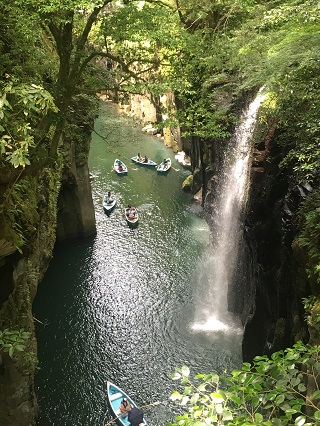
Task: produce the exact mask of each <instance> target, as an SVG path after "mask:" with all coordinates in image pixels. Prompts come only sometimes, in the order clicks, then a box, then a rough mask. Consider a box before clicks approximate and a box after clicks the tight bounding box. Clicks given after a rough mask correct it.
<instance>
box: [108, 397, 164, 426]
mask: <svg viewBox="0 0 320 426" xmlns="http://www.w3.org/2000/svg"><path fill="white" fill-rule="evenodd" d="M159 404H161V402H160V401H157V402H153V403H152V404H147V405H141V407H137V408H139V410H140V408H147V407H154V406H155V405H159ZM120 417H121V414H120V415H119V416H117V417H115V418H113V419H112V420H110V421H109V422H108V423H105V424H104V426H109V425H111V424H112V423H114V422H115V421H116V420H118V419H120Z"/></svg>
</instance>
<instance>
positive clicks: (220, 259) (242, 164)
mask: <svg viewBox="0 0 320 426" xmlns="http://www.w3.org/2000/svg"><path fill="white" fill-rule="evenodd" d="M260 92H261V90H260ZM260 92H259V94H258V95H257V97H256V99H255V100H254V101H253V102H252V103H251V104H250V105H249V107H248V109H247V110H246V112H245V113H244V115H243V118H242V122H241V125H240V126H239V127H238V128H237V129H236V131H235V134H234V138H233V139H232V143H230V148H228V150H226V153H225V155H226V158H225V161H224V165H223V170H222V171H221V173H220V179H219V183H218V185H217V188H218V191H217V193H216V194H215V200H214V205H212V217H213V223H214V231H213V233H212V247H211V246H210V247H209V249H208V256H207V258H206V259H205V260H204V262H203V264H202V265H201V266H200V271H199V272H198V277H197V280H198V285H197V290H199V293H198V294H197V295H196V308H195V318H194V323H193V324H192V326H191V329H192V330H194V331H202V332H210V331H221V330H222V331H227V330H230V329H231V330H233V331H237V330H239V331H240V329H241V327H239V326H238V325H237V320H236V319H235V318H234V317H233V316H232V315H231V314H230V313H229V312H228V300H227V299H228V288H229V284H230V283H231V282H232V280H233V279H236V277H235V268H236V265H237V258H238V251H239V238H240V235H241V231H242V227H243V223H242V217H241V216H242V215H241V213H242V212H243V208H244V206H245V202H246V198H247V193H248V183H249V173H250V165H249V159H250V155H251V146H252V144H251V133H252V130H253V128H254V124H255V120H256V115H257V111H258V109H259V106H260V104H261V102H262V100H263V98H264V96H263V95H262V94H261V93H260Z"/></svg>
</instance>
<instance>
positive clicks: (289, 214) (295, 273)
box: [243, 141, 310, 361]
mask: <svg viewBox="0 0 320 426" xmlns="http://www.w3.org/2000/svg"><path fill="white" fill-rule="evenodd" d="M264 153H265V150H262V152H261V157H260V158H261V160H262V161H260V162H257V160H256V159H255V158H253V167H252V173H251V191H250V198H249V203H248V210H247V215H246V221H245V230H244V237H245V242H246V246H247V249H248V252H249V253H251V259H250V263H251V292H250V293H251V297H250V299H249V306H250V309H249V310H248V316H247V321H246V324H245V332H244V339H243V356H244V359H245V360H249V361H250V360H251V359H252V358H253V357H254V356H255V355H257V354H268V355H270V354H271V353H272V352H275V351H277V350H280V349H283V348H285V347H289V346H291V345H292V344H293V343H294V342H295V341H297V340H299V339H301V340H303V341H305V342H306V341H307V340H308V332H307V326H306V323H305V320H304V309H303V306H302V300H301V299H302V298H303V297H307V296H308V295H309V294H310V288H309V286H308V279H307V276H306V274H305V267H304V265H303V264H301V263H299V262H298V260H297V259H295V256H294V252H293V249H292V244H293V241H294V238H295V237H296V235H297V220H296V215H297V209H298V207H299V204H300V203H301V201H303V199H304V198H305V197H306V195H307V193H308V191H309V190H310V188H309V187H308V186H305V187H302V186H299V185H296V184H293V183H292V182H291V179H290V176H288V175H287V174H286V173H285V172H284V171H281V170H280V169H279V167H278V163H279V160H280V159H281V152H280V151H279V147H277V146H276V143H273V142H272V141H271V145H270V150H269V153H268V158H269V161H268V162H266V161H265V160H264Z"/></svg>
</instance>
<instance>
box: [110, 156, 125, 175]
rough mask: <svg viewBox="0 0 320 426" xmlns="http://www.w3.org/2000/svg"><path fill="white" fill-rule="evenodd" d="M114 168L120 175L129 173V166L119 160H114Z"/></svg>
mask: <svg viewBox="0 0 320 426" xmlns="http://www.w3.org/2000/svg"><path fill="white" fill-rule="evenodd" d="M113 168H114V170H115V172H116V173H118V175H125V174H127V173H128V169H127V166H126V165H125V164H124V163H123V162H122V161H120V160H119V159H118V158H116V159H115V160H114V163H113Z"/></svg>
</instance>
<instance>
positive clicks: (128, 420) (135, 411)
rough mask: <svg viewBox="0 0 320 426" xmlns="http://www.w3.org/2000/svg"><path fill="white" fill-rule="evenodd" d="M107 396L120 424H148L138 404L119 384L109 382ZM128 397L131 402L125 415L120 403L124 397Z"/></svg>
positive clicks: (115, 417) (141, 425)
mask: <svg viewBox="0 0 320 426" xmlns="http://www.w3.org/2000/svg"><path fill="white" fill-rule="evenodd" d="M107 396H108V404H109V407H110V410H111V413H112V415H113V416H114V419H115V421H116V422H117V424H118V425H119V426H129V425H131V426H138V425H140V426H147V423H146V421H145V419H144V418H143V412H142V411H141V410H139V408H138V407H137V404H135V402H134V401H133V400H132V398H130V397H129V396H128V395H127V394H126V393H125V392H124V391H123V390H121V389H120V388H119V386H116V385H114V384H113V383H111V382H108V383H107ZM124 398H126V399H127V402H128V403H129V404H130V406H131V407H130V406H129V407H128V408H131V409H130V410H129V411H128V415H127V416H126V417H123V416H122V415H121V411H120V405H121V403H122V401H123V399H124Z"/></svg>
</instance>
